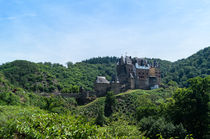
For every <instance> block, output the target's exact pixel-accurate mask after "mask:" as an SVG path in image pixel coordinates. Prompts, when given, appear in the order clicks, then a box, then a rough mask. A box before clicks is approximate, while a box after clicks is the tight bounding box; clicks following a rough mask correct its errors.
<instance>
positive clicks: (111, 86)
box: [95, 56, 161, 96]
mask: <svg viewBox="0 0 210 139" xmlns="http://www.w3.org/2000/svg"><path fill="white" fill-rule="evenodd" d="M116 71H117V76H116V78H115V80H113V81H111V82H109V81H108V80H107V79H106V78H105V77H103V76H98V77H97V79H96V82H95V91H96V93H97V96H104V95H105V94H106V92H107V91H113V92H115V93H116V94H118V93H120V92H123V91H126V90H129V89H145V90H149V89H155V88H159V86H160V80H161V77H160V70H159V64H158V63H157V62H156V61H154V62H153V63H149V62H148V61H147V60H146V59H144V58H136V57H135V58H131V57H129V56H125V57H123V56H122V57H121V58H120V59H119V61H118V63H117V67H116Z"/></svg>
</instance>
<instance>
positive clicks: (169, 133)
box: [139, 117, 186, 138]
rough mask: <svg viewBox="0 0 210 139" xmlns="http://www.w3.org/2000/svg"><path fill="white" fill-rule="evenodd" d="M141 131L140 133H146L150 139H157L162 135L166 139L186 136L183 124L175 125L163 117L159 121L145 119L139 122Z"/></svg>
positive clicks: (151, 118) (152, 118) (150, 118)
mask: <svg viewBox="0 0 210 139" xmlns="http://www.w3.org/2000/svg"><path fill="white" fill-rule="evenodd" d="M139 129H140V131H142V132H145V133H146V134H145V135H146V136H147V137H150V138H156V135H157V134H161V135H162V136H163V137H164V138H168V137H180V138H184V137H185V136H186V130H185V129H184V127H183V125H182V124H179V125H174V124H173V123H171V122H168V121H166V120H165V118H163V117H160V118H158V119H156V118H154V117H147V118H143V119H142V120H141V121H140V122H139Z"/></svg>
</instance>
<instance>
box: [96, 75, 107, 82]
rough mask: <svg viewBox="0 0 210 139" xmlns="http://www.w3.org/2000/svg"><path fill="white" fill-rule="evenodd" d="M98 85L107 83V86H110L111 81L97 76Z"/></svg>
mask: <svg viewBox="0 0 210 139" xmlns="http://www.w3.org/2000/svg"><path fill="white" fill-rule="evenodd" d="M96 83H106V84H109V81H108V80H107V79H106V77H104V76H97V79H96Z"/></svg>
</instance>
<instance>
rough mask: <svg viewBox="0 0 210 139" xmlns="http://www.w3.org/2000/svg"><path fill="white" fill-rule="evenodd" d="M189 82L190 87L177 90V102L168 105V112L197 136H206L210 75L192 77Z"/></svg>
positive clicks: (175, 98)
mask: <svg viewBox="0 0 210 139" xmlns="http://www.w3.org/2000/svg"><path fill="white" fill-rule="evenodd" d="M189 84H190V86H189V88H183V89H178V90H177V91H176V93H175V94H174V95H173V98H174V100H175V102H174V103H171V105H169V106H168V109H167V113H168V114H169V116H170V117H171V119H172V120H173V121H174V122H175V123H176V124H179V123H183V125H184V127H186V129H187V130H188V131H190V132H191V133H193V135H194V136H195V138H204V136H205V135H206V134H207V132H208V119H209V118H208V103H209V96H210V76H207V77H205V78H201V77H196V78H193V79H190V80H189Z"/></svg>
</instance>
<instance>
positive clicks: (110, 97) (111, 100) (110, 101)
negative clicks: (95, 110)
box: [104, 91, 116, 117]
mask: <svg viewBox="0 0 210 139" xmlns="http://www.w3.org/2000/svg"><path fill="white" fill-rule="evenodd" d="M115 104H116V99H115V96H114V94H113V92H111V91H110V92H108V93H107V95H106V99H105V107H104V114H105V116H106V117H109V116H111V115H112V113H113V108H114V106H115Z"/></svg>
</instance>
